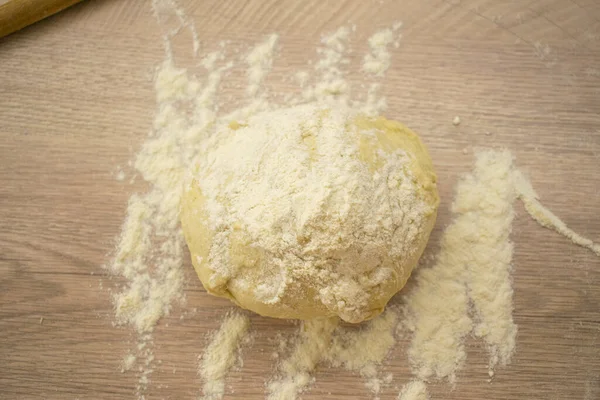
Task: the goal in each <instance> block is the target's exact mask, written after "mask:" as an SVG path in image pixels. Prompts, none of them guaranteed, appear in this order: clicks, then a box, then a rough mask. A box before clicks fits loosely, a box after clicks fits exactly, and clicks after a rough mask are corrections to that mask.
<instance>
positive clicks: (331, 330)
mask: <svg viewBox="0 0 600 400" xmlns="http://www.w3.org/2000/svg"><path fill="white" fill-rule="evenodd" d="M397 324H398V313H397V311H396V310H395V309H394V308H393V307H391V308H389V309H388V310H386V311H385V312H384V313H383V314H382V315H380V316H379V317H377V318H375V319H373V320H372V321H369V322H367V323H365V324H363V325H362V326H360V327H348V326H342V325H340V322H339V320H338V319H337V318H331V319H315V320H309V321H303V322H302V323H301V325H300V328H299V330H298V332H297V336H296V337H295V338H294V339H293V342H292V343H293V348H292V350H291V353H290V354H289V355H288V356H287V357H285V358H283V359H282V361H281V362H280V363H279V365H278V371H277V374H276V376H275V377H273V378H272V379H271V380H270V382H269V384H268V393H269V395H268V399H269V400H294V399H297V398H298V396H299V395H300V394H301V393H303V392H304V391H306V390H307V388H308V387H309V386H310V385H311V384H312V383H313V382H314V380H315V378H314V377H313V373H314V372H315V370H316V369H317V367H318V366H325V365H329V366H331V367H343V368H345V369H346V370H348V371H353V372H357V373H359V374H360V375H361V376H362V377H363V378H364V379H365V386H366V388H367V389H368V390H369V391H370V392H371V393H372V395H373V398H375V399H377V398H378V395H379V393H380V392H381V389H382V387H383V386H384V385H388V384H390V383H391V375H388V376H387V377H381V375H380V372H379V366H380V365H381V363H383V362H384V360H385V359H386V357H387V356H388V354H389V352H390V351H391V349H392V348H393V347H394V345H395V344H396V338H395V336H394V333H395V331H396V326H397ZM280 341H281V343H282V345H281V348H283V349H285V344H287V343H288V340H287V339H284V338H280Z"/></svg>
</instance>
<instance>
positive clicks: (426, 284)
mask: <svg viewBox="0 0 600 400" xmlns="http://www.w3.org/2000/svg"><path fill="white" fill-rule="evenodd" d="M513 186H514V185H513V167H512V156H511V155H510V153H509V152H507V151H503V152H496V151H486V152H482V153H479V154H478V155H477V161H476V164H475V170H474V171H473V173H472V174H468V175H467V176H465V177H464V178H463V179H462V180H461V182H460V183H459V184H458V187H457V190H456V197H455V200H454V203H453V206H452V211H453V213H454V214H455V218H454V220H453V222H452V224H451V225H450V226H449V227H448V228H447V229H446V231H445V232H444V235H443V237H442V241H441V249H440V251H439V253H438V255H437V258H436V262H435V264H434V265H433V266H432V267H430V268H425V269H422V270H420V271H419V272H418V274H417V277H416V282H417V286H416V288H415V289H414V290H413V291H412V292H410V293H409V294H408V295H407V296H406V298H405V302H406V308H405V319H404V324H405V326H406V327H407V328H408V329H409V330H410V331H411V332H413V338H412V342H411V344H410V347H409V350H408V354H409V360H410V363H411V366H412V369H413V372H414V373H415V375H416V377H417V378H419V379H421V380H428V379H429V378H437V379H448V380H449V381H450V382H451V383H454V381H455V379H456V372H457V371H458V370H459V369H461V368H462V366H463V365H464V362H465V360H466V353H465V349H464V338H465V336H466V335H468V334H469V333H470V332H471V331H472V330H473V329H474V328H475V334H476V335H477V336H479V337H482V338H483V339H484V341H485V342H486V345H487V347H488V351H489V352H490V369H493V367H494V366H495V365H496V364H497V363H498V362H500V363H501V364H506V363H507V362H509V361H510V357H511V355H512V353H513V352H514V347H515V336H516V332H517V328H516V325H515V324H514V323H513V320H512V288H511V279H510V271H511V261H512V244H511V242H510V241H509V237H508V236H509V234H510V231H511V222H512V219H513V215H514V212H513V210H512V203H513V201H514V199H515V196H516V194H515V192H514V189H513ZM470 304H472V305H473V310H472V312H471V309H470ZM471 314H475V315H474V316H473V317H474V318H475V319H476V322H475V327H474V322H473V319H472V318H471V316H470V315H471Z"/></svg>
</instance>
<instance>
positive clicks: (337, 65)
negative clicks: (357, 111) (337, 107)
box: [302, 26, 351, 105]
mask: <svg viewBox="0 0 600 400" xmlns="http://www.w3.org/2000/svg"><path fill="white" fill-rule="evenodd" d="M350 33H351V29H350V28H349V27H347V26H342V27H340V28H339V29H338V30H337V31H335V32H333V33H331V34H329V35H325V36H323V38H322V39H321V43H322V44H323V47H320V48H318V49H317V53H318V54H320V56H321V57H320V58H319V60H318V61H317V63H316V64H315V72H316V73H317V74H319V80H318V81H317V83H316V84H315V85H314V86H311V87H308V88H306V89H305V90H304V92H303V94H302V96H303V98H304V101H317V102H322V103H326V104H342V105H347V104H348V102H349V96H350V85H349V84H348V82H347V81H346V79H345V77H344V72H343V70H342V66H343V65H346V64H348V63H349V62H350V60H349V59H348V58H347V54H346V53H347V51H348V39H349V36H350Z"/></svg>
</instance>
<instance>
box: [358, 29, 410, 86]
mask: <svg viewBox="0 0 600 400" xmlns="http://www.w3.org/2000/svg"><path fill="white" fill-rule="evenodd" d="M400 27H402V23H401V22H397V23H395V24H394V25H393V26H392V28H386V29H383V30H381V31H379V32H376V33H375V34H373V36H371V37H370V38H369V49H370V52H369V53H367V54H366V55H365V57H364V59H363V65H362V69H363V71H364V72H366V73H367V74H370V75H375V76H379V77H383V75H384V73H385V72H386V71H387V69H388V68H389V67H390V64H391V60H392V55H391V54H390V52H389V50H388V46H389V45H390V44H392V43H395V45H396V47H398V45H399V42H398V41H399V39H400V35H399V34H398V33H397V32H398V30H399V29H400Z"/></svg>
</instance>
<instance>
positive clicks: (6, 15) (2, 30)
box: [0, 0, 81, 38]
mask: <svg viewBox="0 0 600 400" xmlns="http://www.w3.org/2000/svg"><path fill="white" fill-rule="evenodd" d="M79 1H81V0H0V38H1V37H3V36H6V35H8V34H9V33H12V32H14V31H18V30H19V29H21V28H24V27H26V26H27V25H31V24H33V23H34V22H36V21H39V20H41V19H44V18H46V17H48V16H50V15H52V14H55V13H57V12H59V11H61V10H64V9H65V8H67V7H69V6H72V5H73V4H75V3H78V2H79Z"/></svg>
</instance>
